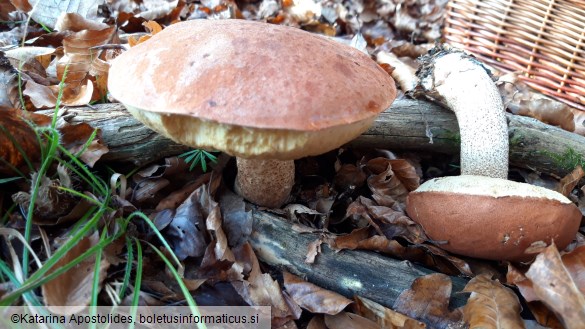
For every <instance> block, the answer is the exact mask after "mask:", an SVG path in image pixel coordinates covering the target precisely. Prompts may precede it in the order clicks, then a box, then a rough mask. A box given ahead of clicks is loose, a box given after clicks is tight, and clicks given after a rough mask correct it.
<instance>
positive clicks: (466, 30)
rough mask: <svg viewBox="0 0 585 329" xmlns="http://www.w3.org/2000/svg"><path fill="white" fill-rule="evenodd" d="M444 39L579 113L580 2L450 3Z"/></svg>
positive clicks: (583, 7)
mask: <svg viewBox="0 0 585 329" xmlns="http://www.w3.org/2000/svg"><path fill="white" fill-rule="evenodd" d="M445 38H446V41H447V42H448V43H450V44H451V45H453V46H456V47H460V48H464V49H466V50H467V51H470V52H472V53H473V54H475V55H476V56H478V57H479V58H481V59H482V60H483V61H485V62H486V63H487V64H490V65H493V66H494V67H496V68H498V69H500V70H502V71H504V72H512V71H516V72H521V73H522V77H521V78H522V79H523V80H524V81H525V82H526V83H527V84H528V85H530V86H531V87H533V88H535V89H537V90H539V91H541V92H542V93H544V94H546V95H549V96H552V97H554V98H557V99H559V100H561V101H563V102H565V103H567V104H569V105H571V106H574V107H576V108H579V109H581V110H585V0H451V1H450V2H449V4H448V5H447V17H446V20H445Z"/></svg>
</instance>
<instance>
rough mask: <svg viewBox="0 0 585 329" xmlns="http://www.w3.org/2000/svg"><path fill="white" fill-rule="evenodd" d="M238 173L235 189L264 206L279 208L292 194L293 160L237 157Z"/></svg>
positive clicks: (245, 197) (247, 198)
mask: <svg viewBox="0 0 585 329" xmlns="http://www.w3.org/2000/svg"><path fill="white" fill-rule="evenodd" d="M236 162H237V167H238V175H237V176H236V183H235V186H234V189H235V190H236V192H237V193H238V194H239V195H241V196H242V197H243V198H244V199H246V200H248V201H250V202H252V203H255V204H257V205H259V206H262V207H268V208H278V207H280V206H282V205H283V204H284V203H285V202H286V200H287V199H288V197H289V195H290V191H291V189H292V187H293V185H294V182H295V162H294V161H293V160H286V161H281V160H258V159H244V158H239V157H237V158H236Z"/></svg>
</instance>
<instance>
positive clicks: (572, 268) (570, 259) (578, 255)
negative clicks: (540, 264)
mask: <svg viewBox="0 0 585 329" xmlns="http://www.w3.org/2000/svg"><path fill="white" fill-rule="evenodd" d="M561 258H562V260H563V265H564V266H565V268H566V269H567V271H568V272H569V274H570V275H571V278H572V279H573V282H574V283H575V285H577V289H579V291H581V294H583V295H585V245H580V246H578V247H577V248H575V249H573V250H571V251H570V252H568V253H565V254H563V255H562V256H561Z"/></svg>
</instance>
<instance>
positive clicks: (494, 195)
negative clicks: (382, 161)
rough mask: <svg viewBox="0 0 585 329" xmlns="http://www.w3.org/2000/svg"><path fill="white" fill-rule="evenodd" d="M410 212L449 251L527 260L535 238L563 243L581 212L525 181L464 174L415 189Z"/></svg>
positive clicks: (562, 245) (575, 227) (572, 235)
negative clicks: (528, 250) (528, 251)
mask: <svg viewBox="0 0 585 329" xmlns="http://www.w3.org/2000/svg"><path fill="white" fill-rule="evenodd" d="M407 212H408V215H409V216H410V217H411V218H412V219H413V220H415V221H416V222H417V223H419V224H420V225H421V226H422V227H423V229H424V230H425V232H426V233H427V235H428V236H429V238H430V239H432V240H434V241H435V242H437V243H439V246H440V247H441V248H443V249H445V250H448V251H450V252H453V253H456V254H460V255H465V256H470V257H477V258H484V259H493V260H510V261H527V260H530V259H531V258H533V257H534V256H535V255H534V254H527V253H525V251H526V250H527V249H528V248H529V247H530V246H531V245H533V244H535V243H536V244H542V243H544V244H547V245H548V244H550V243H552V242H553V241H554V243H555V244H556V245H557V247H558V248H559V249H560V250H562V249H564V248H565V247H566V246H567V245H568V244H569V243H570V242H571V241H572V240H573V239H574V238H575V234H576V233H577V230H578V229H579V225H580V223H581V217H582V216H581V212H580V211H579V209H578V208H577V207H576V206H575V205H574V204H573V203H572V202H571V201H570V200H569V199H567V198H565V197H564V196H563V195H561V194H559V193H557V192H554V191H551V190H548V189H545V188H542V187H537V186H533V185H530V184H525V183H518V182H513V181H507V180H502V179H497V178H491V177H483V176H474V175H462V176H452V177H443V178H435V179H433V180H429V181H427V182H425V183H424V184H423V185H421V187H419V188H418V189H417V190H415V191H413V192H411V193H410V194H409V195H408V199H407Z"/></svg>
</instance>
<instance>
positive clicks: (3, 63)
mask: <svg viewBox="0 0 585 329" xmlns="http://www.w3.org/2000/svg"><path fill="white" fill-rule="evenodd" d="M0 85H1V86H3V88H0V108H2V107H8V108H11V107H16V108H20V107H21V104H20V97H19V95H20V93H19V91H18V72H17V70H16V69H15V68H14V67H13V66H12V64H11V63H10V61H9V60H8V58H6V56H4V54H3V53H1V52H0Z"/></svg>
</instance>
